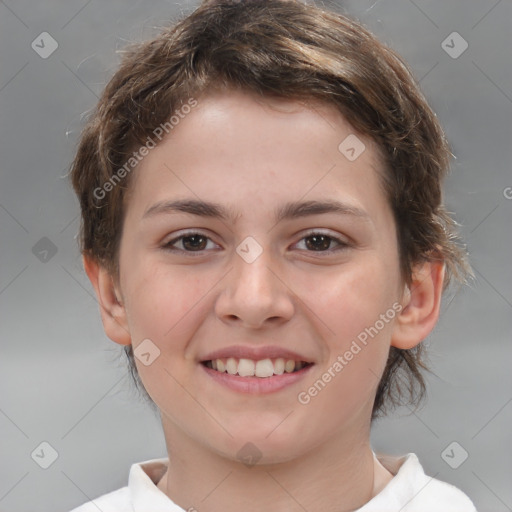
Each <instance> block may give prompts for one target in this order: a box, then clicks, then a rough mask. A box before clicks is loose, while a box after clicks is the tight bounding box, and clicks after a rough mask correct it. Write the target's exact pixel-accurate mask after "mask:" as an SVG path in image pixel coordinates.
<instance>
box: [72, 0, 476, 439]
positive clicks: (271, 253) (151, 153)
mask: <svg viewBox="0 0 512 512" xmlns="http://www.w3.org/2000/svg"><path fill="white" fill-rule="evenodd" d="M347 137H351V138H349V139H347ZM354 137H355V138H354ZM347 140H348V141H350V142H352V144H349V146H354V144H356V145H355V146H354V148H355V155H354V151H352V152H351V153H350V152H349V153H347V147H346V144H345V145H344V141H347ZM278 141H279V142H278ZM350 151H351V150H350ZM354 156H356V158H352V157H354ZM450 156H451V153H450V150H449V146H448V143H447V141H446V139H445V137H444V135H443V132H442V129H441V127H440V126H439V123H438V121H437V118H436V116H435V114H434V113H433V112H432V110H431V109H430V108H429V106H428V105H427V102H426V100H425V98H424V96H423V95H422V93H421V92H420V90H419V88H418V85H417V83H416V82H415V80H414V78H413V76H412V75H411V73H410V71H409V69H408V67H407V66H406V64H405V63H404V62H403V61H402V60H401V58H400V57H399V56H398V55H397V54H396V53H394V52H393V51H392V50H391V49H389V48H387V47H386V46H384V45H383V44H381V43H380V42H379V41H377V40H376V39H375V38H374V37H373V36H372V35H371V34H370V33H369V32H368V31H367V30H366V29H365V28H364V27H362V26H361V25H359V24H358V23H356V22H354V21H352V20H349V19H347V18H345V17H344V16H341V15H339V14H335V13H331V12H325V11H322V10H320V9H318V8H315V7H313V6H307V5H303V4H301V3H298V2H295V1H279V0H271V1H260V0H256V1H251V2H247V3H234V2H222V1H221V2H215V3H204V4H203V5H201V6H200V7H199V8H198V9H197V10H195V11H194V12H193V13H192V14H191V15H189V16H188V17H186V18H184V19H183V20H181V21H179V22H178V23H177V24H175V25H173V26H172V27H171V28H169V29H167V30H165V31H163V32H162V33H161V34H159V35H158V36H157V37H156V38H154V39H153V40H151V41H148V42H145V43H143V44H139V45H136V46H134V47H133V48H131V49H129V50H127V51H126V54H125V56H124V59H123V61H122V63H121V65H120V67H119V69H118V71H117V72H116V73H115V75H114V76H113V78H112V79H111V81H110V82H109V84H108V85H107V87H106V89H105V91H104V93H103V95H102V97H101V99H100V102H99V104H98V106H97V109H96V110H95V112H94V113H93V114H92V116H91V117H90V119H89V121H88V124H87V126H86V128H85V129H84V132H83V135H82V138H81V141H80V144H79V147H78V151H77V155H76V158H75V161H74V163H73V167H72V171H71V177H72V182H73V187H74V189H75V191H76V193H77V195H78V197H79V200H80V206H81V210H82V226H81V237H80V240H81V249H82V253H83V256H84V262H85V267H86V270H87V272H88V275H89V277H90V278H91V281H92V282H93V285H94V286H95V289H96V291H97V293H98V297H99V302H100V304H101V306H102V316H103V321H104V325H105V329H106V332H107V334H108V335H109V337H111V338H112V339H113V340H114V341H116V342H118V343H120V344H122V345H124V346H125V349H126V354H127V355H128V358H129V361H130V365H131V368H132V371H133V374H134V375H135V376H137V377H138V376H139V374H140V376H141V377H142V383H143V385H144V387H145V389H146V390H147V391H148V393H149V395H150V396H151V398H152V399H153V400H154V401H155V402H156V403H157V405H158V406H159V408H160V409H161V410H162V408H163V409H166V411H165V412H164V414H166V415H168V417H169V418H171V417H172V418H174V419H173V420H170V421H175V422H176V424H178V425H181V426H182V427H183V428H187V425H188V426H190V424H192V419H194V420H197V421H200V418H199V416H197V417H194V418H192V417H189V418H188V419H187V418H185V419H183V418H178V416H179V412H178V410H174V412H173V410H172V400H173V398H172V395H173V391H172V390H175V392H176V393H180V392H182V391H180V390H179V388H180V385H181V387H183V385H186V384H187V383H188V384H189V385H190V387H189V389H191V390H194V383H193V372H195V371H196V370H195V369H193V368H194V366H193V365H195V364H196V363H197V362H198V360H197V359H198V358H199V357H204V356H206V355H207V354H208V353H209V351H210V350H217V349H222V348H223V347H222V346H223V345H224V346H228V345H235V344H239V343H240V342H242V343H244V344H247V343H249V344H254V345H258V344H260V343H270V344H272V345H279V343H284V344H286V347H285V348H286V349H288V350H291V349H293V350H295V351H296V352H298V353H301V354H304V355H305V356H307V357H308V358H310V360H311V361H312V362H314V363H316V364H315V365H313V367H315V366H317V367H318V369H319V370H322V371H321V372H320V373H319V374H317V375H316V377H319V376H321V374H322V372H325V371H327V370H328V368H330V367H332V364H333V363H334V359H333V357H334V356H335V355H337V354H341V355H342V354H344V353H346V352H347V350H350V347H351V343H352V342H353V341H355V340H357V339H358V336H359V335H360V334H361V333H362V332H364V330H365V329H366V328H371V327H372V326H373V327H375V325H376V322H377V321H379V319H381V320H380V324H382V326H383V327H382V328H378V329H376V331H378V332H377V333H376V334H375V335H372V336H371V342H369V343H368V344H367V345H365V346H364V348H363V345H362V344H361V343H359V344H358V345H361V346H360V348H361V354H359V352H357V356H354V357H355V359H358V362H357V364H354V363H355V360H354V362H350V364H347V365H346V368H343V371H342V372H341V371H340V372H339V373H340V376H339V377H337V378H338V382H334V380H335V379H332V380H333V383H332V384H329V387H328V388H327V387H326V389H325V390H323V391H322V393H321V395H320V394H319V395H318V397H316V398H315V400H313V401H311V403H310V404H309V405H307V407H310V408H312V407H314V406H315V401H316V403H317V406H318V407H327V406H329V404H331V407H336V396H337V395H336V393H338V395H339V393H340V391H341V392H346V396H348V395H350V396H351V397H353V398H346V401H347V403H346V404H345V405H347V407H345V410H346V411H348V412H347V413H342V415H341V416H336V417H335V419H334V420H333V422H334V423H333V424H332V425H331V427H332V428H333V429H334V428H336V424H338V425H339V424H341V423H343V422H345V423H348V422H350V414H352V415H353V416H355V415H357V414H360V413H361V414H363V412H361V411H364V414H368V415H369V417H370V418H371V419H373V418H375V417H377V416H378V415H379V414H380V413H383V412H384V411H386V408H387V407H388V406H392V405H398V404H414V403H418V402H419V400H420V399H421V398H422V396H423V394H424V390H425V384H424V380H423V377H422V374H421V369H422V368H425V365H424V363H423V361H422V348H421V347H422V345H421V341H422V340H423V339H424V338H425V337H426V336H427V335H428V334H429V332H430V331H431V329H432V328H433V326H434V325H435V322H436V320H437V317H438V314H439V303H440V294H441V291H442V290H443V289H445V288H446V287H447V286H448V284H449V282H450V280H451V278H453V277H455V278H456V279H463V277H464V274H465V272H466V269H467V265H466V262H465V259H464V253H463V252H462V251H461V249H460V248H459V246H458V245H457V244H456V236H455V232H454V227H455V226H454V222H453V221H452V220H451V218H450V217H449V216H448V214H447V213H446V211H445V209H444V206H443V204H442V180H443V178H444V176H445V174H446V172H447V170H448V167H449V160H450ZM349 157H350V158H349ZM189 199H194V200H202V201H204V202H209V203H215V204H216V205H218V206H222V207H223V208H224V210H225V212H223V213H225V215H224V216H218V217H215V216H212V215H210V214H211V213H212V209H211V208H210V209H208V208H206V207H205V206H204V205H203V206H202V207H200V208H199V209H201V208H202V210H201V212H199V213H198V206H197V205H195V206H194V208H195V210H196V214H195V215H192V214H191V213H190V210H191V206H190V204H188V206H186V205H185V206H184V205H183V204H181V205H180V206H179V208H178V210H181V213H178V214H170V209H169V208H167V211H166V212H164V213H162V211H163V210H165V208H160V213H157V212H158V210H159V208H158V207H156V206H155V205H157V204H158V203H161V202H166V201H167V202H169V201H177V200H187V201H189ZM308 200H310V201H317V202H322V201H324V202H327V201H331V202H333V201H339V202H342V203H344V205H345V207H346V208H345V212H344V213H342V214H335V213H321V212H320V211H319V210H318V213H317V214H315V213H314V212H313V211H312V210H313V208H312V206H311V204H310V205H309V210H310V214H309V216H304V215H302V216H301V215H298V214H297V212H295V216H294V217H292V216H290V217H289V218H287V217H285V216H284V217H283V218H282V219H281V220H280V219H278V218H277V217H276V216H275V215H274V214H275V213H276V212H277V211H279V209H281V210H282V207H283V205H285V204H290V203H297V202H302V203H304V202H306V201H308ZM152 207H153V208H152ZM301 208H302V209H307V207H306V206H305V205H302V207H301ZM151 209H152V211H149V210H151ZM206 210H208V211H206ZM185 212H189V213H185ZM216 213H218V212H216ZM187 223H188V224H187ZM315 226H316V227H319V228H322V229H319V230H316V231H315V230H313V229H312V228H315ZM187 227H189V228H194V229H189V230H188V231H194V232H196V233H199V234H200V235H201V236H202V237H203V238H201V236H200V237H197V236H196V237H195V238H194V237H193V238H189V239H187V242H188V244H189V245H188V248H189V250H191V251H195V250H198V249H199V250H203V252H202V253H201V255H200V256H190V255H187V256H183V253H179V254H178V253H176V252H171V251H170V247H171V243H172V244H173V245H172V247H173V248H176V247H177V246H178V247H181V248H182V251H183V248H184V245H182V244H183V242H184V240H182V241H181V242H176V239H177V238H178V236H183V235H184V234H186V233H184V228H187ZM305 228H308V229H309V233H311V232H313V231H314V232H315V233H316V238H313V239H312V238H309V239H308V240H309V242H312V243H309V244H308V245H307V246H304V240H305V239H304V237H306V236H308V233H307V232H306V231H308V229H305ZM310 228H311V229H310ZM329 228H330V229H329ZM180 229H181V231H180ZM319 231H320V233H319ZM299 234H300V235H301V236H299ZM318 234H320V235H323V236H324V238H322V236H320V237H319V236H318ZM171 235H172V236H171ZM189 235H190V234H189ZM325 236H327V237H331V238H335V239H336V238H337V239H338V242H334V241H331V244H330V246H333V245H338V246H339V247H342V250H339V251H338V252H337V253H336V252H335V253H331V255H330V256H329V258H330V259H329V258H325V256H321V257H320V258H323V259H321V260H320V259H318V258H319V256H318V254H321V251H322V248H321V246H322V244H324V243H327V241H328V238H327V239H326V238H325ZM246 237H251V240H249V243H251V244H254V241H256V244H254V245H253V246H250V247H249V249H250V250H251V251H260V250H261V251H262V252H261V254H260V255H259V256H258V257H257V258H256V259H254V260H253V261H252V262H250V263H248V262H247V261H245V260H244V259H243V258H242V257H241V256H240V253H239V252H238V253H237V251H236V249H237V247H239V245H240V243H241V242H242V241H244V240H245V239H246ZM206 239H209V241H208V242H207V241H206ZM299 239H300V240H303V241H302V242H300V244H299ZM203 243H204V246H203V245H202V244H203ZM177 244H178V245H177ZM315 244H316V245H315ZM327 245H329V243H327ZM299 246H300V249H299V248H298V247H299ZM164 247H165V249H164ZM203 247H204V249H203ZM307 247H309V248H310V252H314V253H315V256H314V257H312V256H310V255H305V254H306V252H307ZM301 251H302V252H301ZM305 251H306V252H305ZM315 258H316V259H315ZM388 311H393V314H391V313H389V314H388V316H387V317H386V318H387V320H385V321H384V320H382V316H381V315H384V316H386V314H387V313H388ZM380 324H379V325H380ZM367 332H370V331H367ZM371 332H373V331H371ZM144 339H150V340H152V343H154V345H155V346H157V347H158V348H159V350H160V354H161V355H160V357H159V358H158V359H156V360H155V362H154V363H153V364H151V365H150V366H145V365H144V364H142V363H141V362H140V361H136V360H135V358H134V355H133V351H134V349H135V350H136V348H137V346H138V345H140V344H141V342H142V341H143V340H144ZM360 339H361V337H359V340H360ZM209 340H210V341H211V343H212V344H213V346H209V344H208V342H209ZM369 340H370V338H368V336H367V341H369ZM352 352H353V353H354V352H355V350H353V351H352ZM158 365H159V366H158ZM358 365H359V366H358ZM157 366H158V368H159V370H157V369H156V368H157ZM361 367H364V368H365V369H366V372H367V373H366V374H365V377H364V379H363V381H358V380H357V379H360V377H358V376H357V375H358V372H357V369H358V368H359V369H360V368H361ZM157 371H159V372H160V377H158V378H156V377H155V372H157ZM165 373H167V375H165ZM310 374H311V377H313V376H315V374H314V372H313V370H311V371H310ZM342 376H343V377H342ZM310 380H311V379H310ZM163 382H167V385H168V388H167V389H162V386H163ZM178 383H179V384H180V385H178ZM308 383H309V384H311V382H309V381H308ZM330 390H332V391H330ZM195 391H197V392H198V390H197V389H196V390H195ZM230 393H231V392H230ZM168 396H169V397H170V398H167V397H168ZM208 398H209V399H211V400H213V401H214V402H215V398H214V397H208ZM184 400H185V399H184ZM358 400H359V402H358ZM269 403H270V401H269V399H268V398H266V399H265V400H263V399H262V400H261V401H258V400H256V401H255V403H254V409H253V410H252V411H249V412H248V415H247V417H245V418H240V417H237V419H236V420H235V419H233V422H234V423H230V428H231V429H232V430H234V431H236V429H237V428H239V429H240V430H243V429H245V430H247V429H249V430H250V428H251V425H253V424H254V419H255V418H260V417H261V411H262V408H263V406H264V410H265V411H269V412H268V414H269V417H268V418H265V420H266V421H267V422H268V425H271V424H272V422H273V421H275V423H277V418H278V414H279V413H282V411H283V407H285V402H283V401H281V399H279V400H277V402H275V403H274V404H272V406H271V407H269ZM302 405H303V409H302V411H303V412H301V413H300V414H308V412H307V407H306V406H304V404H302ZM219 407H223V405H222V404H221V403H219V404H218V405H216V409H215V408H214V410H219V409H218V408H219ZM226 407H227V410H226V418H229V412H230V411H237V410H240V403H238V401H237V399H234V400H233V402H232V403H229V404H227V405H226ZM173 414H176V415H177V416H173ZM198 414H199V413H198ZM300 414H298V415H297V417H298V418H299V419H300ZM343 414H347V415H348V416H343ZM272 415H273V416H272ZM226 421H228V423H229V420H226ZM290 421H292V420H290ZM297 421H298V420H297ZM187 422H188V423H187ZM336 422H338V423H336ZM235 423H236V424H235ZM297 425H299V423H297ZM297 428H299V427H298V426H297ZM325 428H329V427H328V426H327V427H325ZM198 435H199V434H198ZM255 435H256V433H255Z"/></svg>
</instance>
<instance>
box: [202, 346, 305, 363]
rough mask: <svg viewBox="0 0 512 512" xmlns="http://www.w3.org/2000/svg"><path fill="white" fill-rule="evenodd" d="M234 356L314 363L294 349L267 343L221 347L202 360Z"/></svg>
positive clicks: (236, 357)
mask: <svg viewBox="0 0 512 512" xmlns="http://www.w3.org/2000/svg"><path fill="white" fill-rule="evenodd" d="M229 357H233V358H235V359H252V360H253V361H260V360H262V359H278V358H280V357H281V358H283V359H287V360H288V359H293V360H294V361H304V362H306V363H312V362H313V361H312V359H311V358H309V357H307V356H304V355H301V354H298V353H297V352H294V351H292V350H287V349H285V348H283V347H279V346H274V345H267V346H264V347H246V346H243V345H233V346H231V347H225V348H221V349H219V350H214V351H213V352H210V353H209V354H207V355H206V356H204V357H201V361H202V362H204V361H212V360H215V359H226V358H229Z"/></svg>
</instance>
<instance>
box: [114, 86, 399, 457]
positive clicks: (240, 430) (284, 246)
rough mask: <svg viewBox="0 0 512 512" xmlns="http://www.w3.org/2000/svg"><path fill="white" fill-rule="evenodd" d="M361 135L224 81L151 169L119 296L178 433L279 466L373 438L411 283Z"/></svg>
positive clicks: (135, 197)
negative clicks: (378, 395)
mask: <svg viewBox="0 0 512 512" xmlns="http://www.w3.org/2000/svg"><path fill="white" fill-rule="evenodd" d="M351 135H352V136H354V135H355V132H354V129H353V128H351V126H350V125H349V124H347V122H346V121H345V120H344V119H343V118H342V116H341V115H340V114H338V113H337V112H336V111H335V110H334V109H332V108H331V107H328V106H325V105H321V104H314V103H308V104H307V105H305V104H300V103H297V102H284V101H274V100H272V101H271V100H268V99H267V100H264V101H263V100H261V99H256V98H255V97H253V96H250V95H246V94H243V93H235V92H233V93H230V94H229V95H227V94H225V95H223V94H221V93H218V94H216V95H210V96H207V97H204V98H201V99H199V101H198V105H197V106H196V107H195V108H194V109H192V111H191V112H190V113H189V114H187V115H186V116H184V118H183V119H181V120H180V122H179V124H178V125H176V126H175V127H174V129H173V131H172V132H171V136H170V137H168V138H167V139H164V141H163V142H162V143H160V145H159V146H157V147H156V148H155V149H152V150H151V151H150V153H149V154H148V155H147V156H146V157H145V158H144V159H143V160H142V162H141V163H140V164H139V166H138V168H137V170H136V174H135V175H134V176H133V178H134V181H133V182H132V183H131V185H130V186H131V194H130V198H129V201H128V206H127V210H126V216H125V221H124V226H123V235H122V240H121V245H120V253H119V254H120V260H119V268H120V278H119V287H118V294H119V296H120V299H121V302H122V306H123V308H124V315H125V321H126V326H127V329H128V331H129V336H130V339H131V343H132V344H133V348H134V351H135V353H136V354H139V355H140V354H141V353H142V354H146V355H144V356H142V357H141V358H140V359H138V358H136V363H137V368H138V371H139V373H140V377H141V379H142V381H143V383H144V386H145V387H146V389H147V391H148V393H149V394H150V396H151V397H152V398H153V400H154V401H155V403H156V404H157V405H158V407H159V409H160V411H161V414H162V418H163V421H164V427H165V428H166V431H167V432H169V431H172V432H173V435H175V436H177V437H179V436H180V435H181V436H187V438H188V439H191V440H193V441H194V442H196V443H197V444H198V445H199V446H202V447H204V448H206V449H208V450H211V451H213V452H216V453H218V454H221V455H223V456H225V457H229V458H233V459H235V458H236V457H237V453H238V451H239V450H240V449H241V448H242V447H243V446H244V445H245V444H246V443H247V442H251V443H253V444H254V445H255V446H256V447H257V448H258V450H259V452H260V454H261V455H262V457H263V459H262V460H263V461H268V462H276V461H285V460H292V459H293V458H295V457H299V456H301V455H302V454H305V453H306V452H307V451H309V450H312V449H313V448H315V447H318V446H319V445H321V444H322V443H325V442H326V441H328V440H335V439H337V438H340V439H341V438H342V437H343V436H345V438H346V436H347V435H348V434H349V433H350V432H352V433H354V432H358V433H360V435H363V436H364V435H366V436H368V425H369V418H370V415H371V410H372V404H373V399H374V396H375V392H376V388H377V385H378V382H379V378H380V375H381V374H382V371H383V369H384V366H385V363H386V359H387V354H388V350H389V345H390V341H391V337H392V332H393V327H394V324H395V315H396V313H397V307H396V306H397V301H399V300H400V297H401V292H402V283H401V279H400V271H399V263H398V262H399V258H398V248H397V243H396V232H395V224H394V220H393V215H392V212H391V209H390V206H389V204H388V202H387V200H386V197H385V194H384V191H383V189H382V186H381V181H380V177H379V173H380V172H381V167H380V162H379V158H378V154H377V150H376V147H375V145H374V144H373V143H372V141H371V140H368V139H365V138H363V137H362V136H359V135H357V137H358V139H359V141H357V140H356V139H353V138H352V139H348V141H352V144H348V147H349V148H350V147H354V148H355V152H352V151H350V149H347V147H346V146H347V143H345V146H344V145H343V144H342V146H341V150H340V149H339V146H340V143H342V141H344V140H345V139H346V138H347V137H348V136H351ZM354 141H355V142H354ZM355 143H357V145H356V146H354V144H355ZM361 143H364V145H365V149H364V150H363V151H362V153H361V154H360V155H359V156H358V157H357V158H355V159H354V158H353V157H354V155H355V156H357V154H358V153H359V152H360V150H361V149H362V147H363V146H361ZM342 151H344V152H342ZM346 155H347V156H349V157H350V158H347V156H346ZM148 340H149V341H148ZM141 343H143V344H142V345H141ZM148 354H149V355H148ZM158 354H159V355H158ZM156 355H158V357H156V358H155V356H156ZM141 359H142V360H141ZM290 361H291V362H290ZM283 366H285V369H284V371H283ZM226 368H227V370H228V371H229V372H232V373H235V374H233V375H232V374H230V373H228V372H227V371H226ZM222 370H224V371H222ZM291 370H293V371H291ZM254 372H256V375H253V376H251V375H252V374H254ZM239 374H242V375H239ZM270 375H271V376H270Z"/></svg>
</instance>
